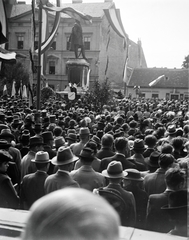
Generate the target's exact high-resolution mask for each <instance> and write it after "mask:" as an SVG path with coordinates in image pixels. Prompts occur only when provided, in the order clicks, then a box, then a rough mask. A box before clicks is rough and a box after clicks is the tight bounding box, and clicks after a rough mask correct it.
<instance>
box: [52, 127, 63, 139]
mask: <svg viewBox="0 0 189 240" xmlns="http://www.w3.org/2000/svg"><path fill="white" fill-rule="evenodd" d="M62 131H63V130H62V128H61V127H59V126H56V127H55V128H54V129H53V134H54V136H55V137H59V136H62Z"/></svg>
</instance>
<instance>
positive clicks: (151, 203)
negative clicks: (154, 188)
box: [146, 168, 186, 233]
mask: <svg viewBox="0 0 189 240" xmlns="http://www.w3.org/2000/svg"><path fill="white" fill-rule="evenodd" d="M185 181H186V177H185V173H184V172H183V171H182V170H181V169H179V168H170V169H168V170H167V172H166V173H165V183H166V189H165V191H164V192H162V193H159V194H152V195H150V196H149V200H148V206H147V218H146V227H147V229H148V230H150V231H156V232H162V233H168V232H169V231H170V230H171V229H172V228H173V222H170V221H169V216H168V214H167V213H166V212H164V211H161V207H163V206H165V205H167V204H168V198H169V195H170V193H172V192H175V191H179V190H182V189H183V188H184V185H185Z"/></svg>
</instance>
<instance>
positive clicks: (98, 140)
mask: <svg viewBox="0 0 189 240" xmlns="http://www.w3.org/2000/svg"><path fill="white" fill-rule="evenodd" d="M90 141H92V142H94V143H96V144H97V146H100V145H101V142H100V138H99V137H97V136H96V135H94V136H93V137H92V138H91V139H90Z"/></svg>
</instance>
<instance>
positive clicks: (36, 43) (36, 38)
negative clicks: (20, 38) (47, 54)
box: [34, 34, 38, 50]
mask: <svg viewBox="0 0 189 240" xmlns="http://www.w3.org/2000/svg"><path fill="white" fill-rule="evenodd" d="M34 49H35V50H36V49H38V34H36V35H35V41H34Z"/></svg>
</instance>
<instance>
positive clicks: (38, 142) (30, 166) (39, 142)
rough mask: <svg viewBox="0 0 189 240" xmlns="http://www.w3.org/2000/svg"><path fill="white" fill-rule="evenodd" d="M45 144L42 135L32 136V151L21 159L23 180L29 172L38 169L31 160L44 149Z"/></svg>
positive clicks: (30, 145)
mask: <svg viewBox="0 0 189 240" xmlns="http://www.w3.org/2000/svg"><path fill="white" fill-rule="evenodd" d="M43 146H44V142H43V139H42V138H41V137H36V136H33V137H30V142H29V147H30V151H29V152H28V153H27V154H26V155H25V156H24V157H23V158H22V160H21V180H22V179H23V177H24V176H25V175H27V174H29V173H34V172H36V171H37V168H36V165H35V164H34V163H33V162H31V160H32V159H34V158H35V154H36V153H37V152H38V151H42V150H43Z"/></svg>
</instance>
